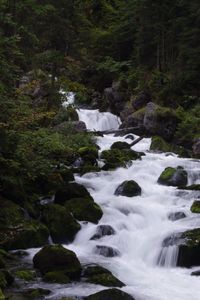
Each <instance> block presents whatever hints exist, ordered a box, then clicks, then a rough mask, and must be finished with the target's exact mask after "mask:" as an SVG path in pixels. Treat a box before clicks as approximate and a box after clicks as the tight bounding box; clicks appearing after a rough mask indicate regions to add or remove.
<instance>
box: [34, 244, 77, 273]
mask: <svg viewBox="0 0 200 300" xmlns="http://www.w3.org/2000/svg"><path fill="white" fill-rule="evenodd" d="M33 264H34V267H35V268H36V269H38V270H39V271H40V272H41V273H42V275H45V274H46V273H48V272H56V271H58V272H63V274H64V275H66V276H68V277H69V278H70V279H77V278H79V277H80V274H81V264H80V262H79V260H78V258H77V256H76V254H75V253H74V252H73V251H70V250H68V249H65V248H64V247H63V246H61V245H47V246H44V247H43V248H42V249H41V250H40V251H39V252H38V253H36V254H35V256H34V257H33Z"/></svg>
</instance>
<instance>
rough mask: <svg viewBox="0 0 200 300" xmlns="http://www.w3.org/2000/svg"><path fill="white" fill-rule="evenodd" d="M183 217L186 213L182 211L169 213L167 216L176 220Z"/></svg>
mask: <svg viewBox="0 0 200 300" xmlns="http://www.w3.org/2000/svg"><path fill="white" fill-rule="evenodd" d="M185 217H186V215H185V214H184V212H182V211H178V212H174V213H170V214H169V216H168V218H169V220H171V221H177V220H180V219H183V218H185Z"/></svg>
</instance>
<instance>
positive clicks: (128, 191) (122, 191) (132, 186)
mask: <svg viewBox="0 0 200 300" xmlns="http://www.w3.org/2000/svg"><path fill="white" fill-rule="evenodd" d="M141 193H142V189H141V187H140V186H139V184H138V183H137V182H135V181H134V180H126V181H124V182H122V183H121V184H120V185H119V186H118V187H117V189H116V190H115V193H114V194H115V195H116V196H126V197H134V196H140V195H141Z"/></svg>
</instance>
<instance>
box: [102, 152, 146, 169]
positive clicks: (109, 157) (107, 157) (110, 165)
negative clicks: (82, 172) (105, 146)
mask: <svg viewBox="0 0 200 300" xmlns="http://www.w3.org/2000/svg"><path fill="white" fill-rule="evenodd" d="M142 155H143V153H139V152H136V151H133V150H131V149H123V150H119V149H111V150H104V151H103V152H102V153H101V159H103V160H104V162H105V166H104V167H103V170H109V169H115V168H119V167H126V166H127V164H129V163H130V162H131V160H136V159H140V158H141V156H142Z"/></svg>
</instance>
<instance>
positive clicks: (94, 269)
mask: <svg viewBox="0 0 200 300" xmlns="http://www.w3.org/2000/svg"><path fill="white" fill-rule="evenodd" d="M83 276H85V277H86V278H87V279H86V280H87V282H90V283H94V284H100V285H104V286H109V287H111V286H112V287H123V286H125V284H124V283H123V282H121V281H120V280H119V279H117V278H116V277H115V276H114V275H113V274H112V273H111V272H110V271H108V270H107V269H105V268H103V267H100V266H98V265H94V266H88V267H86V269H85V270H84V272H83Z"/></svg>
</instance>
